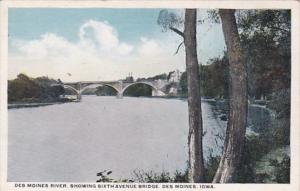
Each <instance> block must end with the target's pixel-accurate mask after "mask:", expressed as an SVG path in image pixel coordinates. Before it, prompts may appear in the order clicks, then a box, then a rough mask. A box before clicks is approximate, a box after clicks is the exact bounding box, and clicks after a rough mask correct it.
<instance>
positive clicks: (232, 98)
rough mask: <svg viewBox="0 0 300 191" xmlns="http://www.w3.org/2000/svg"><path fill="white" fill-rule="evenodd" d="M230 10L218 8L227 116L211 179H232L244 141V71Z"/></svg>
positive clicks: (237, 166)
mask: <svg viewBox="0 0 300 191" xmlns="http://www.w3.org/2000/svg"><path fill="white" fill-rule="evenodd" d="M234 13H235V10H230V9H221V10H219V15H220V17H221V21H222V28H223V33H224V38H225V43H226V46H227V50H228V57H229V120H228V125H227V129H226V137H225V143H224V149H223V154H222V157H221V160H220V163H219V167H218V170H217V172H216V174H215V176H214V179H213V182H214V183H231V182H234V181H235V177H236V175H237V172H238V168H239V165H240V163H241V159H242V155H243V152H244V144H245V133H246V124H247V73H246V63H245V62H244V58H243V53H242V47H241V43H240V37H239V34H238V29H237V24H236V19H235V15H234Z"/></svg>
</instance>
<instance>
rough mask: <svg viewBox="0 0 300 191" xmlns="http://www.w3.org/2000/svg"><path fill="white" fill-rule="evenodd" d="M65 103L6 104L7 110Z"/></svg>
mask: <svg viewBox="0 0 300 191" xmlns="http://www.w3.org/2000/svg"><path fill="white" fill-rule="evenodd" d="M63 103H65V102H52V103H12V104H7V108H8V109H19V108H27V107H42V106H48V105H54V104H63Z"/></svg>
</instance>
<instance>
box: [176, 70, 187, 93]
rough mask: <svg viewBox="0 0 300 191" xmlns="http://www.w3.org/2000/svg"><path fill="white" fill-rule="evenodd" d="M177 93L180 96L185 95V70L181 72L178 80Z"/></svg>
mask: <svg viewBox="0 0 300 191" xmlns="http://www.w3.org/2000/svg"><path fill="white" fill-rule="evenodd" d="M178 93H179V95H180V96H181V97H187V76H186V72H183V73H182V75H181V77H180V81H179V92H178Z"/></svg>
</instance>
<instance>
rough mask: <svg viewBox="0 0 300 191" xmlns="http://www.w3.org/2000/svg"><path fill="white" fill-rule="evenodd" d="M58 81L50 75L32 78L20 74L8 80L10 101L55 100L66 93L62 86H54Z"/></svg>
mask: <svg viewBox="0 0 300 191" xmlns="http://www.w3.org/2000/svg"><path fill="white" fill-rule="evenodd" d="M57 83H58V81H56V80H53V79H50V78H48V77H38V78H30V77H28V76H27V75H25V74H19V75H18V76H17V78H16V79H14V80H9V81H8V90H7V91H8V102H53V101H58V99H59V95H61V94H63V93H64V88H63V87H62V86H52V84H57Z"/></svg>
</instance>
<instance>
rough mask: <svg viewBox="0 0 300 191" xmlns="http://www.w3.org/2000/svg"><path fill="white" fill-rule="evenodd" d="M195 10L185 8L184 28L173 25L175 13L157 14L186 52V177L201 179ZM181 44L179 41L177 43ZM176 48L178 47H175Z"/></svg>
mask: <svg viewBox="0 0 300 191" xmlns="http://www.w3.org/2000/svg"><path fill="white" fill-rule="evenodd" d="M196 19H197V10H196V9H186V10H185V19H184V32H181V31H180V30H179V29H177V28H175V27H174V25H175V24H178V23H179V19H178V18H177V17H176V15H175V14H168V13H167V11H166V10H164V11H162V12H161V13H160V15H159V18H158V24H160V25H162V27H163V28H164V29H170V30H172V31H174V32H176V33H177V34H179V35H180V36H182V37H183V39H184V41H183V43H184V45H185V54H186V73H187V87H188V110H189V135H188V148H189V181H190V182H204V161H203V149H202V131H203V130H202V128H203V125H202V111H201V96H200V76H199V65H198V58H197V39H196V24H197V20H196ZM180 46H181V44H180V45H179V47H180ZM179 47H178V49H179ZM177 51H178V50H177Z"/></svg>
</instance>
